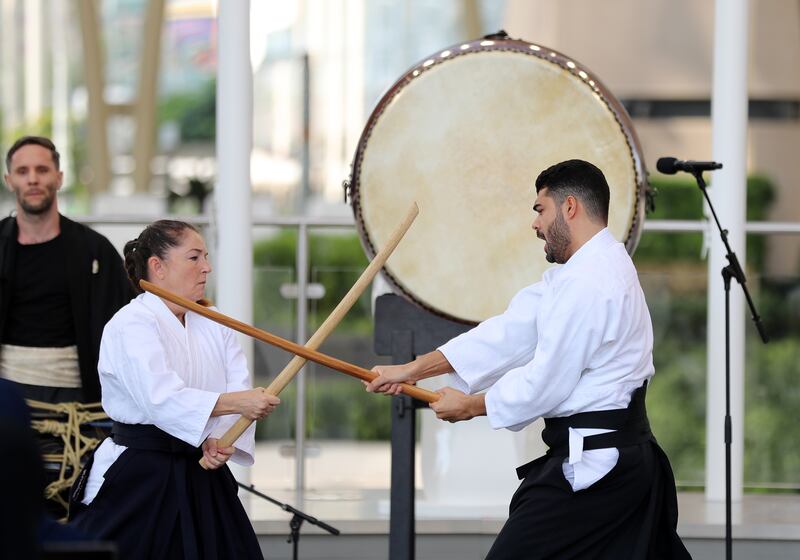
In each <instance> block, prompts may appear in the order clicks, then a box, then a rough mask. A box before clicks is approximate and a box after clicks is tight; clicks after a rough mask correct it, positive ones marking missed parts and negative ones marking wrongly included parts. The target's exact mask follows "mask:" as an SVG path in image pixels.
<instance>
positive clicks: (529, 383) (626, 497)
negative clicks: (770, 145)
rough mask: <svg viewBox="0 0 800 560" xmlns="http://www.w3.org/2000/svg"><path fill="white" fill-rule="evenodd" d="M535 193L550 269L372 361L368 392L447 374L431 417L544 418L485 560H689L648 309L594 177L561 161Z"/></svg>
mask: <svg viewBox="0 0 800 560" xmlns="http://www.w3.org/2000/svg"><path fill="white" fill-rule="evenodd" d="M536 191H537V197H536V202H535V205H534V207H533V209H534V211H535V212H536V213H537V216H536V219H535V220H534V222H533V229H534V230H535V231H536V235H537V236H538V237H539V238H541V239H543V240H544V241H545V246H544V251H545V255H546V258H547V260H548V261H549V262H552V263H557V264H559V265H561V266H557V267H553V268H551V269H549V270H548V271H547V272H545V274H544V276H543V278H542V280H541V281H540V282H538V283H536V284H533V285H531V286H528V287H527V288H524V289H523V290H521V291H520V292H519V293H518V294H517V295H516V296H514V298H513V299H512V300H511V303H510V304H509V306H508V309H507V310H506V311H505V312H504V313H503V314H502V315H498V316H496V317H493V318H490V319H488V320H486V321H484V322H483V323H481V324H480V325H478V326H477V327H475V328H474V329H472V330H470V331H468V332H466V333H464V334H462V335H460V336H458V337H456V338H454V339H453V340H451V341H449V342H448V343H446V344H444V345H443V346H441V347H440V348H439V349H438V350H435V351H434V352H431V353H429V354H425V355H423V356H420V357H418V358H417V359H416V360H414V361H412V362H410V363H408V364H403V365H396V366H376V367H375V368H374V369H373V371H375V372H376V373H378V374H379V377H378V378H376V379H375V380H374V381H373V382H372V383H370V384H369V385H368V387H367V390H368V391H379V392H387V393H392V394H397V393H399V392H400V391H401V389H400V386H399V385H397V383H399V382H416V381H418V380H420V379H425V378H428V377H433V376H436V375H441V374H445V373H449V374H451V375H450V377H451V385H452V386H453V388H445V389H443V390H441V391H440V393H441V399H440V400H439V401H438V402H436V403H434V404H432V405H431V408H433V409H434V411H436V415H437V417H438V418H441V419H443V420H448V421H450V422H457V421H462V420H469V419H471V418H474V417H475V416H483V415H486V416H488V418H489V422H490V424H491V425H492V426H493V427H494V428H495V429H499V428H508V429H511V430H515V431H516V430H521V429H522V428H524V427H525V426H527V425H528V424H530V423H531V422H533V421H534V420H536V419H537V418H540V417H544V418H545V425H546V428H545V430H544V432H543V434H542V437H543V439H544V441H545V443H547V444H548V446H549V447H550V449H549V451H548V453H547V455H545V456H543V457H540V458H539V459H536V460H535V461H533V462H531V463H529V464H527V465H524V466H522V467H520V468H519V469H517V472H518V474H519V477H520V478H521V479H523V482H522V484H521V485H520V487H519V489H518V490H517V492H516V493H515V495H514V497H513V499H512V501H511V506H510V511H509V519H508V521H507V522H506V524H505V526H504V527H503V529H502V531H501V532H500V534H499V535H498V537H497V540H496V541H495V543H494V546H493V547H492V549H491V551H490V552H489V555H488V558H491V559H492V560H495V559H499V558H583V557H592V558H609V559H610V558H614V559H617V558H688V557H689V555H688V553H687V551H686V549H685V547H684V546H683V543H682V542H681V540H680V538H679V537H678V535H677V533H676V531H675V527H676V525H677V498H676V492H675V482H674V478H673V475H672V470H671V468H670V466H669V462H668V460H667V458H666V456H665V455H664V453H663V451H662V450H661V449H660V448H659V447H658V444H657V443H656V441H655V439H654V438H653V436H652V433H651V432H650V428H649V424H648V422H647V415H646V411H645V407H644V393H645V387H646V383H647V381H648V380H649V379H650V378H651V377H652V376H653V373H654V368H653V360H652V351H653V333H652V324H651V321H650V314H649V311H648V309H647V304H646V302H645V298H644V294H643V292H642V289H641V287H640V285H639V280H638V276H637V274H636V269H635V268H634V266H633V263H632V261H631V259H630V257H629V255H628V254H627V252H626V251H625V247H624V246H623V245H622V244H621V243H619V242H617V241H616V240H615V239H614V238H613V237H612V235H611V234H610V233H609V231H608V229H607V224H608V206H609V188H608V184H607V182H606V179H605V177H604V176H603V173H602V172H601V171H600V170H599V169H598V168H597V167H595V166H594V165H592V164H591V163H588V162H585V161H581V160H569V161H565V162H562V163H559V164H557V165H554V166H552V167H550V168H548V169H546V170H545V171H543V172H542V173H541V174H540V175H539V177H538V178H537V179H536ZM487 389H488V390H487ZM482 391H485V392H482Z"/></svg>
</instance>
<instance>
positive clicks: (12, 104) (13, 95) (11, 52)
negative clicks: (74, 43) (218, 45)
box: [0, 0, 22, 167]
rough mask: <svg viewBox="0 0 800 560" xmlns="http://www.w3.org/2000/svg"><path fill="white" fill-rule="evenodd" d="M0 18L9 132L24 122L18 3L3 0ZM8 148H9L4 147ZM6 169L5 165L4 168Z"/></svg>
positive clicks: (2, 92) (2, 94)
mask: <svg viewBox="0 0 800 560" xmlns="http://www.w3.org/2000/svg"><path fill="white" fill-rule="evenodd" d="M0 6H2V10H3V13H2V17H0V50H2V53H1V54H0V63H1V64H0V83H2V84H3V87H2V88H0V100H2V103H1V104H0V107H2V111H3V126H4V127H5V130H4V131H2V132H7V131H10V130H13V129H15V128H17V127H18V126H19V125H20V123H21V121H22V99H21V96H20V92H19V81H20V80H19V74H20V64H19V60H20V52H19V49H18V48H17V38H18V36H19V31H18V30H17V10H18V6H17V2H16V0H2V4H0ZM3 148H4V150H3V151H5V148H8V146H3ZM3 167H5V165H4V166H3Z"/></svg>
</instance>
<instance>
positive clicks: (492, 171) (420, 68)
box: [350, 38, 646, 323]
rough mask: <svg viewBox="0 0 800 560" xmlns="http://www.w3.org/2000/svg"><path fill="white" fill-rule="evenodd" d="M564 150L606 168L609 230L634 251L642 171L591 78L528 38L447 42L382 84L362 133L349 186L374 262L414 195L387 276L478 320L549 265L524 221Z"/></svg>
mask: <svg viewBox="0 0 800 560" xmlns="http://www.w3.org/2000/svg"><path fill="white" fill-rule="evenodd" d="M573 158H578V159H584V160H587V161H590V162H592V163H594V164H595V165H597V166H598V167H599V168H600V169H602V170H603V172H604V174H605V176H606V179H607V180H608V183H609V186H610V188H611V205H610V215H609V229H610V231H611V233H612V234H613V235H614V236H615V237H616V238H617V239H618V240H620V241H622V242H623V243H625V245H626V247H627V249H628V251H629V252H631V253H632V252H633V250H634V248H635V247H636V244H637V242H638V239H639V236H640V233H641V224H642V220H643V217H644V198H645V197H644V193H645V188H646V172H645V169H644V166H643V158H642V155H641V149H640V147H639V143H638V140H637V138H636V136H635V133H634V131H633V127H632V125H631V123H630V119H629V117H628V116H627V114H626V112H625V110H624V109H623V108H622V106H621V104H620V103H619V102H618V101H617V100H616V99H614V97H613V96H612V95H611V94H610V93H609V92H608V90H607V89H606V88H605V87H604V86H603V85H602V84H601V83H600V81H599V80H598V79H597V78H596V77H595V76H594V75H593V74H592V73H591V72H590V71H589V70H587V69H585V68H583V67H582V66H581V65H580V64H579V63H577V62H575V61H573V60H571V59H569V58H568V57H566V56H564V55H563V54H560V53H558V52H556V51H553V50H551V49H548V48H546V47H542V46H540V45H534V44H531V43H528V42H525V41H520V40H513V39H508V38H495V39H489V38H487V39H483V40H477V41H473V42H469V43H464V44H462V45H455V46H453V47H450V48H448V49H445V50H443V51H441V52H439V53H436V54H435V55H432V56H431V57H430V58H428V59H426V60H425V61H423V62H421V63H420V64H418V65H417V66H415V67H413V68H412V69H411V70H409V71H408V72H407V73H406V74H405V75H404V76H403V77H401V78H400V79H399V80H398V81H397V82H396V83H395V84H394V85H393V86H392V87H391V88H390V90H389V91H388V92H387V93H386V94H385V95H384V97H383V98H382V99H381V101H380V102H379V104H378V106H377V107H376V109H375V110H374V112H373V113H372V115H371V116H370V118H369V121H368V122H367V125H366V127H365V129H364V132H363V134H362V136H361V139H360V141H359V144H358V149H357V151H356V155H355V158H354V162H353V170H352V176H351V178H350V194H351V198H352V204H353V210H354V213H355V216H356V223H357V227H358V231H359V235H360V237H361V240H362V243H363V245H364V247H365V250H366V252H367V253H368V255H369V256H370V257H373V256H374V255H375V253H377V252H378V251H379V250H380V249H381V248H382V247H383V245H384V244H385V243H386V241H387V240H388V238H389V236H390V234H391V231H392V228H394V227H395V225H396V223H397V222H398V220H399V219H400V217H401V214H402V212H404V209H405V208H408V206H409V205H410V204H411V202H412V201H417V203H418V204H419V207H420V215H419V217H418V218H417V220H416V222H415V224H414V226H413V227H412V228H411V230H410V231H409V232H408V233H407V234H406V236H405V238H404V240H403V241H402V243H400V245H399V246H398V248H397V249H396V251H395V252H394V254H393V255H392V257H391V259H389V262H388V264H387V266H386V268H385V272H386V277H387V279H388V280H389V282H390V284H391V285H392V287H393V289H394V290H395V291H396V292H397V293H399V294H401V295H403V296H404V297H406V298H407V299H409V300H411V301H412V302H414V303H416V304H417V305H419V306H421V307H423V308H425V309H427V310H429V311H431V312H433V313H436V314H438V315H440V316H443V317H446V318H449V319H453V320H457V321H460V322H464V323H476V322H480V321H482V320H484V319H486V318H488V317H491V316H493V315H496V314H498V313H501V312H502V311H503V310H504V309H505V307H506V306H507V305H508V302H509V301H510V300H511V298H512V297H513V295H514V294H515V293H516V292H517V291H519V290H520V289H521V288H523V287H524V286H526V285H529V284H532V283H534V282H536V281H538V280H539V279H540V278H541V276H542V273H543V272H544V270H545V269H546V268H547V267H548V266H550V265H549V264H548V263H547V262H546V260H545V258H544V251H543V242H542V241H540V240H539V239H537V237H536V235H535V233H534V232H533V231H532V230H531V227H530V226H531V223H532V221H533V219H534V217H535V216H534V212H533V211H532V206H533V203H534V200H535V198H536V192H535V187H534V181H535V179H536V177H537V175H538V174H539V172H541V171H542V170H544V169H546V168H547V167H549V166H551V165H553V164H555V163H558V162H560V161H564V160H567V159H573Z"/></svg>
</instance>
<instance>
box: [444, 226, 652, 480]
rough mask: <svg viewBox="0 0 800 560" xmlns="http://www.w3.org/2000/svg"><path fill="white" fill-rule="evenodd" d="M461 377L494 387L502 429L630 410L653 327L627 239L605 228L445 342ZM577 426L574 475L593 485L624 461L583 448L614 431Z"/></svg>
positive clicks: (568, 472) (495, 417) (492, 417)
mask: <svg viewBox="0 0 800 560" xmlns="http://www.w3.org/2000/svg"><path fill="white" fill-rule="evenodd" d="M439 350H440V351H441V352H442V353H443V354H444V355H445V357H446V358H447V360H448V361H449V362H450V364H451V365H452V366H453V369H454V371H455V374H454V375H453V376H451V384H452V385H453V387H455V388H456V389H459V390H461V391H464V392H466V393H476V392H479V391H483V390H485V389H487V388H488V389H489V390H488V391H487V393H486V411H487V416H488V418H489V423H490V424H491V425H492V427H493V428H495V429H499V428H508V429H510V430H514V431H517V430H521V429H522V428H524V427H525V426H527V425H528V424H530V423H531V422H533V421H535V420H536V419H537V418H539V417H546V418H549V417H558V416H571V415H573V414H577V413H579V412H592V411H602V410H614V409H620V408H626V407H627V406H628V404H629V402H630V397H631V394H632V393H633V391H634V390H635V389H637V388H638V387H641V386H642V384H643V383H644V382H645V381H646V380H648V379H650V378H651V377H652V376H653V373H654V367H653V352H652V351H653V327H652V323H651V320H650V313H649V311H648V309H647V304H646V302H645V298H644V293H643V292H642V288H641V286H640V285H639V278H638V276H637V273H636V269H635V268H634V266H633V262H632V261H631V258H630V256H629V255H628V253H627V252H626V251H625V247H624V246H623V245H622V244H621V243H619V242H617V241H616V240H615V239H614V237H613V236H612V235H611V233H609V231H608V229H603V230H602V231H600V232H599V233H597V234H596V235H595V236H594V237H592V239H591V240H589V241H588V242H587V243H585V244H584V245H583V246H582V247H581V248H580V249H579V250H578V251H576V252H575V253H574V254H573V255H572V256H571V257H570V258H569V260H568V261H567V262H566V263H565V264H564V265H561V266H556V267H554V268H551V269H549V270H547V271H546V272H545V273H544V276H543V278H542V280H541V281H540V282H538V283H536V284H533V285H531V286H528V287H526V288H524V289H523V290H521V291H520V292H518V293H517V294H516V295H515V296H514V298H513V299H512V300H511V303H510V304H509V306H508V309H506V311H505V312H504V313H503V314H501V315H498V316H496V317H492V318H490V319H487V320H486V321H484V322H482V323H481V324H480V325H478V326H477V327H475V328H474V329H472V330H470V331H468V332H466V333H464V334H462V335H460V336H458V337H456V338H454V339H453V340H451V341H449V342H448V343H446V344H444V345H443V346H441V347H440V348H439ZM608 431H610V430H602V429H585V428H584V429H581V428H576V429H572V428H570V433H569V453H570V456H569V458H568V459H566V460H565V461H564V465H563V470H564V476H565V477H566V479H567V480H568V481H569V483H570V485H571V486H572V488H573V490H581V489H584V488H588V487H589V486H591V485H592V484H593V483H595V482H596V481H597V480H599V479H600V478H602V477H603V476H605V475H606V474H607V473H608V472H610V471H611V469H612V468H613V467H614V465H616V462H617V459H618V458H619V452H618V451H617V449H614V448H610V449H596V450H586V451H584V450H583V438H584V437H586V436H590V435H595V434H599V433H604V432H608Z"/></svg>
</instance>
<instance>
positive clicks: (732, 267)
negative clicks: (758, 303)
mask: <svg viewBox="0 0 800 560" xmlns="http://www.w3.org/2000/svg"><path fill="white" fill-rule="evenodd" d="M692 175H693V176H694V178H695V180H696V181H697V186H698V187H700V190H701V191H703V196H705V199H706V202H707V203H708V207H709V209H710V210H711V215H712V216H713V217H714V221H715V222H716V224H717V229H719V235H720V237H721V238H722V243H723V244H724V245H725V251H726V254H725V258H727V259H728V264H727V266H725V267H723V269H722V280H723V282H724V285H725V558H727V560H731V558H732V557H733V538H732V534H731V525H732V522H731V439H732V438H731V355H730V354H731V348H730V345H731V340H730V338H731V333H730V329H731V324H730V313H731V310H730V299H731V279H732V278H733V279H735V280H736V281H737V282H738V283H739V285H740V286H741V287H742V291H743V292H744V296H745V298H746V299H747V305H748V306H749V307H750V315H751V317H752V319H753V322H754V323H755V325H756V329H757V330H758V334H759V335H760V336H761V340H763V341H764V344H766V343H767V342H769V338H768V337H767V331H766V329H765V328H764V323H763V322H762V321H761V317H760V316H759V315H758V312H757V311H756V307H755V305H754V304H753V299H752V298H751V297H750V292H749V291H748V290H747V279H746V278H745V275H744V270H743V269H742V267H741V265H740V264H739V259H738V257H737V256H736V253H734V252H733V250H731V246H730V244H729V243H728V230H727V229H722V225H720V223H719V218H717V213H716V211H715V210H714V205H713V204H711V199H710V198H709V196H708V191H707V190H706V183H705V181H704V180H703V173H702V171H693V172H692Z"/></svg>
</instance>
